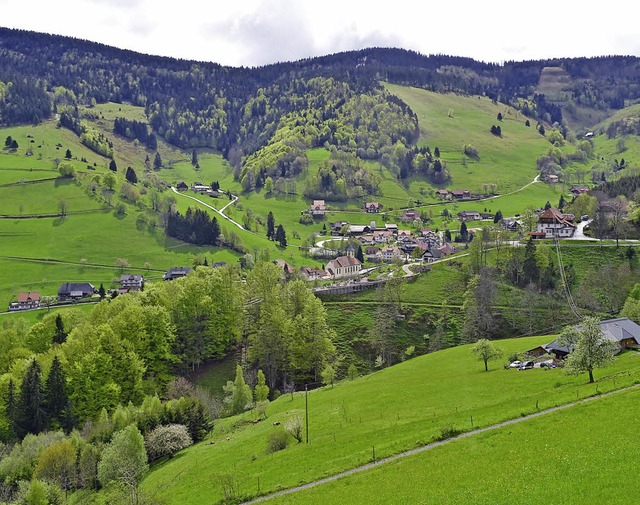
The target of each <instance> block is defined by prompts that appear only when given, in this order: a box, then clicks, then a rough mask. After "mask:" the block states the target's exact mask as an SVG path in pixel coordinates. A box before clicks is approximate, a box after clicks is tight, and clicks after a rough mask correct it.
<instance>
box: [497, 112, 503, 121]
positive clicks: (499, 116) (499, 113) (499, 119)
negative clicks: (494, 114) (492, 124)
mask: <svg viewBox="0 0 640 505" xmlns="http://www.w3.org/2000/svg"><path fill="white" fill-rule="evenodd" d="M498 121H502V112H498Z"/></svg>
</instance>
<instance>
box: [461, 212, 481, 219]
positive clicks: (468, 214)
mask: <svg viewBox="0 0 640 505" xmlns="http://www.w3.org/2000/svg"><path fill="white" fill-rule="evenodd" d="M458 219H459V220H460V221H479V220H480V219H482V216H481V215H480V213H479V212H477V211H475V210H461V211H460V212H458Z"/></svg>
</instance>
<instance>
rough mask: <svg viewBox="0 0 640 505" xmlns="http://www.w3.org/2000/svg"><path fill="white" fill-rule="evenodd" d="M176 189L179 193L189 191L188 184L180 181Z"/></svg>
mask: <svg viewBox="0 0 640 505" xmlns="http://www.w3.org/2000/svg"><path fill="white" fill-rule="evenodd" d="M176 189H177V190H178V191H186V190H188V189H189V186H187V183H186V182H184V181H180V182H179V183H178V184H177V185H176Z"/></svg>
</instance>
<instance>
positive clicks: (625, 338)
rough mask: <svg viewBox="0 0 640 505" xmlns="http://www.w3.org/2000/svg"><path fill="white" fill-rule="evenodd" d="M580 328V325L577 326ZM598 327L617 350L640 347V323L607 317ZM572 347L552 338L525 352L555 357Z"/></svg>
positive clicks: (562, 354) (564, 355)
mask: <svg viewBox="0 0 640 505" xmlns="http://www.w3.org/2000/svg"><path fill="white" fill-rule="evenodd" d="M577 328H578V329H580V326H579V325H578V326H577ZM600 328H602V333H603V335H604V338H606V339H607V340H611V341H612V342H615V343H616V344H618V352H620V351H622V350H623V349H637V348H638V347H640V325H638V324H636V323H634V322H633V321H631V319H628V318H626V317H620V318H617V319H607V320H605V321H601V322H600ZM571 351H572V348H571V347H567V346H561V345H559V344H558V342H557V340H553V341H551V342H549V343H548V344H545V345H540V346H538V347H534V348H533V349H530V350H528V351H527V352H526V354H528V355H530V356H536V357H538V356H542V355H544V354H553V355H554V356H555V357H556V358H565V357H567V356H568V355H569V354H571Z"/></svg>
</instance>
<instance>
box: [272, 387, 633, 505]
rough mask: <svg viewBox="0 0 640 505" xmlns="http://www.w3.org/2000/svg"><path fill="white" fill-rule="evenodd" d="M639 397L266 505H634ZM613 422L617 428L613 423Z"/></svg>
mask: <svg viewBox="0 0 640 505" xmlns="http://www.w3.org/2000/svg"><path fill="white" fill-rule="evenodd" d="M639 400H640V391H638V389H634V390H631V391H627V392H623V393H619V394H616V395H614V396H611V397H608V398H601V399H597V400H595V401H593V402H588V403H584V404H581V405H577V406H575V407H571V408H569V409H567V410H562V411H559V412H555V413H550V414H548V415H544V416H541V417H538V418H535V419H531V420H527V421H524V422H522V423H518V424H514V425H511V426H507V427H504V428H501V429H498V430H495V431H489V432H486V433H481V434H478V435H474V436H472V437H469V438H465V439H461V440H455V441H452V442H450V443H449V444H446V445H444V446H441V447H437V448H434V449H432V450H430V451H427V452H425V453H422V454H419V455H415V456H411V457H408V458H406V459H402V460H398V461H395V462H392V463H389V464H385V465H384V466H381V467H378V468H374V469H372V470H369V471H366V472H363V473H360V474H357V475H354V476H350V477H347V478H343V479H340V480H338V481H335V482H331V483H328V484H324V485H321V486H318V487H316V488H313V489H310V490H305V491H301V492H297V493H294V494H291V495H288V496H283V497H280V498H277V499H273V500H269V501H267V502H266V503H270V504H271V503H272V504H280V505H293V504H298V503H300V504H305V505H314V504H324V503H328V502H333V503H338V502H339V503H349V504H352V505H358V504H363V505H364V504H367V505H370V504H383V503H438V504H442V505H445V504H458V503H477V504H496V503H512V502H513V501H514V498H515V499H516V500H517V502H518V503H525V504H529V503H530V504H534V503H544V502H552V503H557V504H572V503H600V504H614V503H615V504H620V505H622V504H633V503H636V502H637V496H638V493H639V492H640V485H639V484H638V483H637V481H636V480H635V479H624V485H621V482H620V479H621V476H623V475H626V474H627V473H628V470H629V465H630V462H632V461H637V460H638V458H639V457H640V449H639V448H638V445H637V444H633V443H630V440H633V439H634V437H635V431H636V430H635V419H636V417H635V416H636V405H637V404H638V401H639ZM614 419H615V422H614V421H613V420H614Z"/></svg>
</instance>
